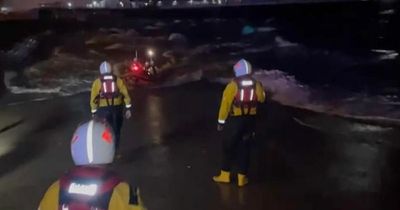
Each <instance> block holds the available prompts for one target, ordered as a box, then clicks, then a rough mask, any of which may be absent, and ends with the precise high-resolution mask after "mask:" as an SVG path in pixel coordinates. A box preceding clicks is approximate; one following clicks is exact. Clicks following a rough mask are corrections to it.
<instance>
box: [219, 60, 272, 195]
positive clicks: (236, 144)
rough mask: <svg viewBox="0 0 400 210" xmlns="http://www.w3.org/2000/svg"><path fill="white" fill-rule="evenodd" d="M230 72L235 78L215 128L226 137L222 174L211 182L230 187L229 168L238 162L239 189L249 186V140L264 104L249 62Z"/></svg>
mask: <svg viewBox="0 0 400 210" xmlns="http://www.w3.org/2000/svg"><path fill="white" fill-rule="evenodd" d="M233 70H234V73H235V78H234V79H233V80H232V81H231V82H230V83H229V84H228V85H227V86H226V88H225V90H224V93H223V96H222V101H221V107H220V109H219V116H218V126H217V129H218V131H222V130H223V129H224V127H226V130H227V132H226V134H227V135H229V136H228V138H226V139H224V141H223V158H222V167H221V172H220V174H219V175H218V176H214V177H213V180H214V181H215V182H220V183H229V182H230V171H231V166H232V164H233V162H234V161H235V160H238V167H239V170H238V183H237V184H238V186H239V187H242V186H245V185H246V184H247V183H248V179H247V170H248V167H249V158H250V140H251V139H252V138H253V135H254V131H255V122H256V114H257V105H258V103H263V102H264V101H265V92H264V88H263V86H262V84H261V83H260V82H258V81H256V80H255V79H254V78H253V77H252V76H251V71H252V69H251V65H250V63H249V62H248V61H246V60H244V59H241V60H240V61H239V62H237V63H236V64H235V66H234V67H233ZM228 117H229V118H228ZM225 124H226V125H225Z"/></svg>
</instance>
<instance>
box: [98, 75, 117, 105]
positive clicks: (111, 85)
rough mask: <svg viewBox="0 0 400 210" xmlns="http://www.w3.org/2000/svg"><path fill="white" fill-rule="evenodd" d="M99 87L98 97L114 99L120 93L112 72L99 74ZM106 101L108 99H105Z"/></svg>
mask: <svg viewBox="0 0 400 210" xmlns="http://www.w3.org/2000/svg"><path fill="white" fill-rule="evenodd" d="M100 82H101V88H100V98H105V99H107V100H108V99H114V98H117V97H118V96H119V95H120V92H119V89H118V85H117V77H116V76H115V75H112V74H104V75H101V76H100ZM107 102H108V101H107Z"/></svg>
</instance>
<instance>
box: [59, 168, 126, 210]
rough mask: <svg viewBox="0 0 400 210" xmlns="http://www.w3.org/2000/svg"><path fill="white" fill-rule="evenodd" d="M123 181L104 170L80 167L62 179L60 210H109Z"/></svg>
mask: <svg viewBox="0 0 400 210" xmlns="http://www.w3.org/2000/svg"><path fill="white" fill-rule="evenodd" d="M120 182H121V179H120V178H119V177H118V176H117V175H116V174H115V173H114V172H112V171H110V170H107V169H104V168H95V167H83V166H78V167H75V168H74V169H72V170H70V171H69V172H67V173H66V174H65V175H64V176H63V177H62V178H61V179H60V193H59V207H58V209H59V210H92V209H97V210H107V209H108V206H109V202H110V200H111V196H112V193H113V190H114V187H115V186H117V185H118V184H119V183H120Z"/></svg>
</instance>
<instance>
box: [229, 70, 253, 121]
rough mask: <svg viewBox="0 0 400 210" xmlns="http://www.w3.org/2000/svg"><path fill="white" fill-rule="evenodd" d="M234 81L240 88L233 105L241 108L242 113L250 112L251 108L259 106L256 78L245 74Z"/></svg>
mask: <svg viewBox="0 0 400 210" xmlns="http://www.w3.org/2000/svg"><path fill="white" fill-rule="evenodd" d="M234 81H235V83H236V85H237V87H238V90H237V93H236V95H235V98H234V100H233V105H234V106H236V107H239V108H241V110H242V115H246V114H250V109H252V108H256V107H257V101H258V100H257V94H256V80H255V79H253V78H252V77H250V76H245V77H238V78H235V79H234ZM245 111H246V112H245Z"/></svg>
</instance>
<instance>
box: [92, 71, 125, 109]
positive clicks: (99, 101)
mask: <svg viewBox="0 0 400 210" xmlns="http://www.w3.org/2000/svg"><path fill="white" fill-rule="evenodd" d="M117 87H118V89H119V92H120V94H119V96H118V97H115V98H114V101H112V100H111V99H108V102H107V99H105V98H101V97H100V90H101V81H100V78H98V79H96V80H95V81H94V82H93V85H92V91H91V94H90V107H91V109H92V113H95V112H96V111H97V108H99V107H106V106H110V105H112V104H113V105H114V106H120V105H123V104H125V107H126V108H130V107H131V98H130V96H129V93H128V89H127V87H126V85H125V83H124V81H123V80H122V79H120V78H117ZM113 102H114V103H113Z"/></svg>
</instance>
